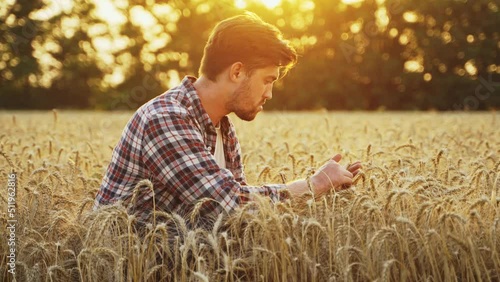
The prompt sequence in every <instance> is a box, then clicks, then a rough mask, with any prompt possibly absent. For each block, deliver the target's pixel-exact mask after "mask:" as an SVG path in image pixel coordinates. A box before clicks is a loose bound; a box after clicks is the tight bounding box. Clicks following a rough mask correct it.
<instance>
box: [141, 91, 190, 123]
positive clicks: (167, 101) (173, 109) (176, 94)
mask: <svg viewBox="0 0 500 282" xmlns="http://www.w3.org/2000/svg"><path fill="white" fill-rule="evenodd" d="M189 100H190V99H189V94H188V93H187V91H185V90H184V89H181V88H179V87H175V88H172V89H169V90H168V91H166V92H165V93H163V94H161V95H158V96H156V97H155V98H153V99H151V100H150V101H148V102H147V103H146V104H144V105H143V106H142V107H141V108H139V110H138V112H139V114H141V115H143V116H144V117H146V118H148V119H150V118H154V117H159V116H180V117H185V116H188V115H189V108H190V107H191V103H190V101H189Z"/></svg>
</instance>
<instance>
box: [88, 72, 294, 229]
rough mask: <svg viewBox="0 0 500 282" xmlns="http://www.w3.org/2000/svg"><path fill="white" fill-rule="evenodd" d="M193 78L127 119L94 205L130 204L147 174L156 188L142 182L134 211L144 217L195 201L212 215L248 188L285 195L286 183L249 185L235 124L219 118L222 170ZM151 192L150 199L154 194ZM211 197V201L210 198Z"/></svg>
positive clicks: (243, 197) (181, 209) (185, 208)
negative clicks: (120, 202)
mask: <svg viewBox="0 0 500 282" xmlns="http://www.w3.org/2000/svg"><path fill="white" fill-rule="evenodd" d="M195 80H196V78H194V77H185V78H184V79H183V80H182V82H181V84H180V85H179V86H177V87H175V88H172V89H170V90H169V91H167V92H166V93H164V94H162V95H159V96H157V97H156V98H153V99H152V100H150V101H149V102H147V103H146V104H144V105H143V106H142V107H140V108H139V109H138V110H137V111H136V112H135V114H134V115H133V116H132V118H131V119H130V120H129V122H128V123H127V125H126V126H125V129H124V130H123V133H122V136H121V139H120V141H119V142H118V144H117V145H116V147H115V149H114V151H113V155H112V159H111V163H110V164H109V166H108V169H107V171H106V174H105V175H104V178H103V181H102V184H101V187H100V190H99V192H98V193H97V196H96V199H95V203H94V209H97V208H98V207H99V206H100V205H106V204H111V203H113V202H116V201H117V200H122V201H123V202H124V203H126V204H127V203H130V200H131V198H132V194H134V188H135V186H136V184H137V183H138V182H139V181H141V180H143V179H149V180H151V182H152V183H153V187H154V189H153V190H154V192H153V191H151V189H149V188H148V187H140V188H139V191H138V193H139V194H138V196H137V197H136V199H135V201H136V202H135V205H134V212H135V213H136V214H137V215H138V216H139V218H140V219H142V220H146V219H147V218H148V217H149V216H150V214H151V212H152V210H153V207H154V206H153V199H154V201H155V203H154V204H155V207H156V209H158V210H162V211H166V212H175V213H179V214H181V215H186V214H187V213H188V212H189V211H190V210H192V208H193V207H194V205H195V204H196V202H197V201H199V200H201V199H204V198H209V199H212V200H210V201H204V203H203V204H202V206H201V209H200V210H199V214H200V215H201V216H203V217H208V218H214V217H216V216H217V215H218V214H219V213H221V212H223V211H227V212H229V211H231V210H233V209H234V208H236V207H238V206H239V205H240V204H243V203H245V202H246V201H248V199H249V194H250V193H259V194H263V195H267V196H269V197H270V198H271V199H272V200H273V201H275V202H276V201H279V200H280V198H281V199H283V198H286V195H287V193H286V191H285V190H284V189H283V188H284V186H285V185H284V184H274V185H266V186H261V187H256V186H248V185H247V184H246V182H245V175H244V173H243V166H242V163H241V148H240V144H239V142H238V138H237V137H236V132H235V128H234V125H233V124H232V123H231V122H230V120H229V118H228V117H227V116H225V117H224V118H223V119H222V120H221V130H222V135H223V141H224V154H225V159H226V169H223V168H220V167H219V165H218V164H217V163H216V161H215V158H214V156H213V154H214V150H215V142H216V138H217V134H216V131H215V127H214V125H213V124H212V121H211V120H210V118H209V116H208V114H207V113H206V112H205V110H204V109H203V107H202V105H201V101H200V99H199V97H198V94H197V93H196V90H195V88H194V86H193V82H194V81H195ZM153 196H154V198H153ZM213 200H214V201H213Z"/></svg>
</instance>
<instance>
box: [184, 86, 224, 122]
mask: <svg viewBox="0 0 500 282" xmlns="http://www.w3.org/2000/svg"><path fill="white" fill-rule="evenodd" d="M193 86H194V88H195V89H196V92H197V93H198V96H199V97H200V101H201V105H202V106H203V108H204V109H205V111H206V112H207V114H208V116H209V117H210V120H211V121H212V124H213V125H214V126H215V125H217V124H219V121H220V120H221V119H222V117H224V116H225V115H227V114H229V112H228V111H227V109H226V100H225V99H226V97H227V95H226V89H225V88H224V87H223V86H222V85H221V84H220V83H217V82H214V81H211V80H210V79H208V78H206V77H204V76H201V77H200V78H198V79H197V80H196V81H195V82H194V83H193Z"/></svg>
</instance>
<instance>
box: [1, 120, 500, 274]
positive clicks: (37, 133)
mask: <svg viewBox="0 0 500 282" xmlns="http://www.w3.org/2000/svg"><path fill="white" fill-rule="evenodd" d="M131 115H132V113H131V112H113V113H104V112H72V111H42V112H2V113H0V122H1V123H0V124H1V128H2V130H1V132H0V183H1V187H0V189H1V190H0V191H1V193H0V202H1V210H0V221H1V222H2V229H1V230H0V238H2V241H1V243H0V258H1V261H0V272H1V274H2V277H3V280H4V281H13V276H12V274H11V273H10V272H8V270H9V265H8V264H7V263H8V261H9V260H8V257H7V254H8V253H9V246H8V245H7V239H6V238H8V236H9V234H8V232H9V230H8V229H6V228H4V226H7V225H8V220H9V218H8V212H7V206H8V205H7V201H8V197H7V183H8V179H7V175H9V174H10V173H11V172H15V173H16V175H17V187H16V188H17V195H16V203H17V206H16V216H17V217H16V219H17V224H16V239H17V241H16V252H17V256H16V263H15V272H16V279H17V281H100V282H101V281H499V280H500V226H499V225H500V224H499V222H500V183H499V182H500V180H499V178H500V176H499V175H500V131H499V130H498V128H499V127H500V122H499V121H498V117H497V114H496V113H495V112H487V113H435V112H424V113H422V112H410V113H403V112H401V113H400V112H394V113H392V112H391V113H388V112H376V113H365V112H353V113H347V112H345V113H344V112H333V113H332V112H314V113H312V112H311V113H277V112H276V113H262V114H260V115H259V116H258V117H257V119H256V120H255V121H253V122H250V123H248V122H243V121H240V120H237V119H236V118H233V119H232V120H233V122H234V123H235V124H236V128H237V132H238V136H239V139H240V142H241V145H242V150H243V160H244V164H245V172H246V175H247V178H248V182H249V183H251V184H263V183H283V182H287V181H292V180H294V179H297V178H304V177H306V176H307V175H308V173H310V171H311V169H312V168H315V167H319V166H320V165H321V164H322V163H323V162H324V161H325V160H327V159H328V158H330V157H331V156H333V155H334V154H335V153H341V154H342V155H343V157H344V158H343V160H342V164H343V165H347V164H348V163H349V162H352V161H356V160H361V161H362V162H363V165H364V168H363V170H362V172H361V173H360V174H359V175H358V176H357V177H356V178H355V184H354V185H353V187H352V188H350V189H347V190H344V191H341V192H337V193H331V194H329V195H327V196H325V197H323V198H320V199H316V200H315V199H313V198H312V197H311V195H304V197H303V198H301V199H297V200H293V201H290V200H287V201H286V202H283V203H278V204H272V203H270V202H269V201H268V200H266V199H265V198H256V199H255V201H253V202H252V203H250V204H248V205H246V206H243V207H241V208H240V209H238V210H236V211H235V212H233V213H232V214H229V215H224V216H221V217H219V218H218V219H217V221H216V222H215V224H214V225H213V226H212V227H211V228H210V229H208V230H207V229H202V228H194V229H193V228H189V227H188V226H187V224H186V216H191V217H196V216H198V215H196V214H191V215H177V214H170V213H168V212H165V211H158V212H157V213H156V220H155V222H154V223H151V224H148V225H147V226H144V227H143V229H142V230H137V229H136V228H135V226H136V225H135V221H136V220H135V217H134V216H133V215H128V214H127V212H126V209H125V208H124V207H121V206H110V207H106V208H103V209H101V210H99V211H97V212H93V211H91V207H92V204H93V201H94V197H95V194H96V192H97V189H98V187H99V185H100V182H101V178H102V175H103V173H104V170H105V169H106V167H107V164H108V162H109V161H110V157H111V151H112V148H113V147H114V145H115V144H116V142H117V141H118V139H119V137H120V134H121V131H122V129H123V127H124V125H125V124H126V122H127V121H128V119H129V118H130V117H131ZM144 183H145V184H146V186H148V185H150V183H148V182H147V181H145V182H144ZM151 188H152V187H149V188H148V189H151ZM153 188H154V187H153ZM172 226H173V227H174V229H175V230H174V229H173V228H172Z"/></svg>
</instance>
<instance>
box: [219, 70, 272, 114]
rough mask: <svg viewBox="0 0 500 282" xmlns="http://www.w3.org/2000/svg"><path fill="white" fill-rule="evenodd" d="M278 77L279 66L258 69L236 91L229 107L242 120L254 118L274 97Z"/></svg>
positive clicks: (228, 104)
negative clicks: (273, 91)
mask: <svg viewBox="0 0 500 282" xmlns="http://www.w3.org/2000/svg"><path fill="white" fill-rule="evenodd" d="M278 77H279V67H277V66H270V67H266V68H261V69H256V70H255V71H254V72H253V73H252V75H251V76H250V77H246V78H245V80H244V81H243V82H242V83H241V84H240V86H239V87H238V88H237V89H236V90H235V91H234V93H233V96H232V99H231V100H230V101H229V102H228V103H227V108H228V109H229V110H230V111H231V112H234V113H235V114H236V115H237V116H238V117H239V118H240V119H242V120H246V121H251V120H253V119H254V118H255V116H257V114H258V113H259V112H260V111H262V109H263V105H264V104H265V103H266V101H267V100H269V99H271V98H272V97H273V93H272V90H273V84H274V81H276V79H278Z"/></svg>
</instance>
